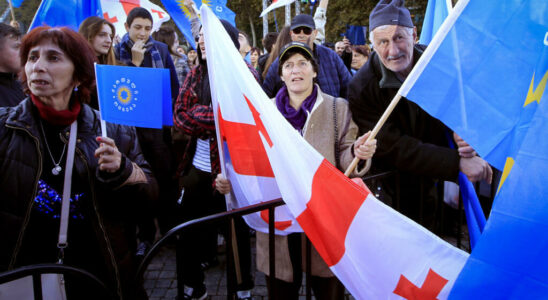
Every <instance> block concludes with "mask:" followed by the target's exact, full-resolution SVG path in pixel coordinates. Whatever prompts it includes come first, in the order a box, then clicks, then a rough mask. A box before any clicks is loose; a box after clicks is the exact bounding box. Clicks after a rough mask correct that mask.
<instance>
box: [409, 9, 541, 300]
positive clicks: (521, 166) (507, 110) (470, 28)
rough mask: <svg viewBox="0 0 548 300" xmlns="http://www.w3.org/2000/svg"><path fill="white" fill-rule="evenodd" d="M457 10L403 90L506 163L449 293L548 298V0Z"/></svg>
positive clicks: (490, 156)
mask: <svg viewBox="0 0 548 300" xmlns="http://www.w3.org/2000/svg"><path fill="white" fill-rule="evenodd" d="M448 19H449V20H448V22H446V23H444V24H443V25H442V27H441V28H440V32H441V33H443V34H440V36H439V37H438V36H436V37H435V38H434V39H433V40H432V42H431V44H430V46H429V49H427V50H426V51H425V52H424V54H423V57H421V60H420V61H419V62H418V63H417V66H416V67H415V70H413V72H412V73H411V74H410V75H409V78H408V79H407V81H406V83H404V86H402V89H401V94H402V96H406V97H407V98H408V99H411V100H413V101H415V102H417V103H418V104H419V105H420V106H421V107H423V108H424V109H425V110H426V111H428V112H429V113H430V114H431V115H433V116H434V117H436V118H438V119H440V120H442V121H443V122H444V123H445V124H447V125H448V126H450V127H451V128H452V129H453V130H454V131H455V132H457V133H458V134H459V135H460V136H461V137H462V138H463V139H464V140H465V141H467V142H468V143H470V144H471V145H472V146H473V147H474V148H475V149H476V151H477V152H478V153H479V154H480V155H481V156H482V157H483V158H484V159H486V160H487V161H488V162H489V163H490V164H492V165H494V166H495V167H497V168H498V169H500V170H503V173H502V179H501V182H500V184H499V190H498V193H497V196H496V198H495V202H494V204H493V207H492V209H491V213H490V217H489V220H488V222H487V225H486V226H485V230H484V232H483V234H482V235H481V238H480V239H479V241H478V244H477V245H476V247H475V248H474V250H473V251H472V254H471V256H470V258H469V259H468V261H467V263H466V265H465V267H464V269H463V271H462V272H461V274H460V275H459V278H458V279H457V281H456V283H455V285H454V287H453V289H452V292H451V295H450V298H453V299H507V298H509V297H510V298H515V299H541V298H546V295H548V273H547V272H548V271H547V270H548V256H547V255H546V250H548V248H547V246H546V245H547V238H546V232H548V202H547V201H546V199H547V198H548V177H547V176H546V174H545V173H546V170H548V139H546V132H548V95H546V94H547V92H546V91H545V88H546V83H547V81H548V2H547V1H545V0H530V1H525V0H523V1H518V0H516V1H468V0H459V2H458V3H457V5H456V7H455V8H454V11H453V12H452V13H451V14H450V15H449V17H448ZM423 62H426V63H427V64H423ZM417 74H418V76H417ZM413 82H415V83H414V84H413Z"/></svg>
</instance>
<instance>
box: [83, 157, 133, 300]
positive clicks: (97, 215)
mask: <svg viewBox="0 0 548 300" xmlns="http://www.w3.org/2000/svg"><path fill="white" fill-rule="evenodd" d="M75 151H76V153H78V156H79V157H80V159H81V160H82V161H83V162H84V165H85V167H86V170H87V171H88V181H89V186H90V190H91V194H92V197H91V201H92V204H93V210H94V211H95V216H96V217H97V223H98V224H99V228H101V232H102V233H103V239H104V240H105V242H106V244H107V250H108V253H109V254H110V260H111V264H112V266H113V267H114V276H115V279H116V285H117V286H116V292H117V293H118V296H119V297H120V299H121V300H122V299H123V294H122V285H121V282H120V272H119V270H118V264H117V263H116V259H115V256H114V252H113V251H112V246H111V244H110V240H109V238H108V236H107V234H106V230H105V226H104V225H103V220H102V219H101V217H100V215H99V211H98V209H97V205H96V197H95V185H94V184H93V180H91V176H94V173H91V172H90V169H89V165H88V162H87V160H86V158H85V155H84V154H83V153H82V151H80V149H78V147H75Z"/></svg>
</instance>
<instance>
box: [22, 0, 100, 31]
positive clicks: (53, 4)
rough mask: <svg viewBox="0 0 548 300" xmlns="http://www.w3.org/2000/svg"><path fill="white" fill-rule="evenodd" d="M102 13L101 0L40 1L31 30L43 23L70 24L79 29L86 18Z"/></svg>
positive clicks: (50, 24)
mask: <svg viewBox="0 0 548 300" xmlns="http://www.w3.org/2000/svg"><path fill="white" fill-rule="evenodd" d="M102 15H103V13H102V11H101V2H100V1H99V0H86V1H82V0H62V1H59V0H44V1H42V2H41V3H40V7H38V10H37V11H36V14H35V15H34V19H33V20H32V23H31V24H30V27H29V30H32V29H33V28H35V27H38V26H42V25H48V26H52V27H55V26H68V27H70V28H72V29H74V30H78V26H80V23H82V21H84V19H85V18H87V17H90V16H99V17H102Z"/></svg>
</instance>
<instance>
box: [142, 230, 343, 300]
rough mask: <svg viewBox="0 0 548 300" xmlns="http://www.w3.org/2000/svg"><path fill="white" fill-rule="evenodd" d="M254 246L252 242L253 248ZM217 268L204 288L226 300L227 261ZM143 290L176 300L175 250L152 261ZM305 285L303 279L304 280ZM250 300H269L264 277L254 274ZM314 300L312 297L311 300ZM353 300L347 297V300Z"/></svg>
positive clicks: (153, 298)
mask: <svg viewBox="0 0 548 300" xmlns="http://www.w3.org/2000/svg"><path fill="white" fill-rule="evenodd" d="M254 244H255V241H254V239H253V240H252V245H254ZM252 254H253V268H252V269H253V270H256V268H255V249H254V248H253V251H252ZM219 262H220V263H219V265H218V266H216V267H214V268H210V269H209V270H207V271H206V287H207V293H208V295H209V297H208V299H212V300H220V299H226V298H227V297H226V295H227V292H226V259H225V255H224V254H222V255H219ZM144 276H145V283H144V284H145V288H146V290H147V292H148V295H149V297H150V300H176V299H177V298H176V297H177V276H176V274H175V248H174V247H173V246H170V245H168V246H166V247H164V248H163V249H161V250H160V252H159V253H158V254H157V255H156V256H155V257H154V258H153V260H152V262H151V263H150V264H149V266H148V269H147V271H146V272H145V275H144ZM303 281H304V276H303ZM305 293H306V289H305V287H304V284H303V287H302V288H301V297H300V298H301V299H306V296H305ZM252 296H253V299H255V300H262V299H265V300H266V299H268V292H267V289H266V281H265V276H264V274H263V273H261V272H259V271H257V272H256V273H255V288H254V289H253V291H252ZM312 299H314V297H312ZM350 299H354V298H353V297H352V296H350V295H346V300H350Z"/></svg>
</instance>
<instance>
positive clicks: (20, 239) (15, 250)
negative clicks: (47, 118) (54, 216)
mask: <svg viewBox="0 0 548 300" xmlns="http://www.w3.org/2000/svg"><path fill="white" fill-rule="evenodd" d="M6 127H7V128H11V129H14V130H21V131H23V132H26V133H28V135H29V136H30V137H31V138H32V139H33V140H34V143H35V144H36V152H37V153H38V172H37V173H36V178H35V180H34V187H38V181H39V180H40V175H41V174H42V153H41V152H40V141H39V140H38V138H37V137H35V136H34V135H32V133H30V131H28V130H27V129H25V128H22V127H15V126H11V125H8V124H6ZM36 192H37V189H36V188H35V189H34V191H33V192H32V197H31V198H30V203H29V205H28V208H27V212H26V213H25V219H24V220H23V224H22V226H21V231H19V236H18V237H17V242H16V243H15V247H14V248H13V253H12V256H11V260H10V263H9V265H8V270H12V269H13V268H14V266H15V263H16V261H17V254H19V250H20V248H21V244H22V243H23V236H24V235H25V230H26V229H27V226H28V224H29V221H30V214H31V210H32V207H33V206H34V199H35V198H36Z"/></svg>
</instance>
